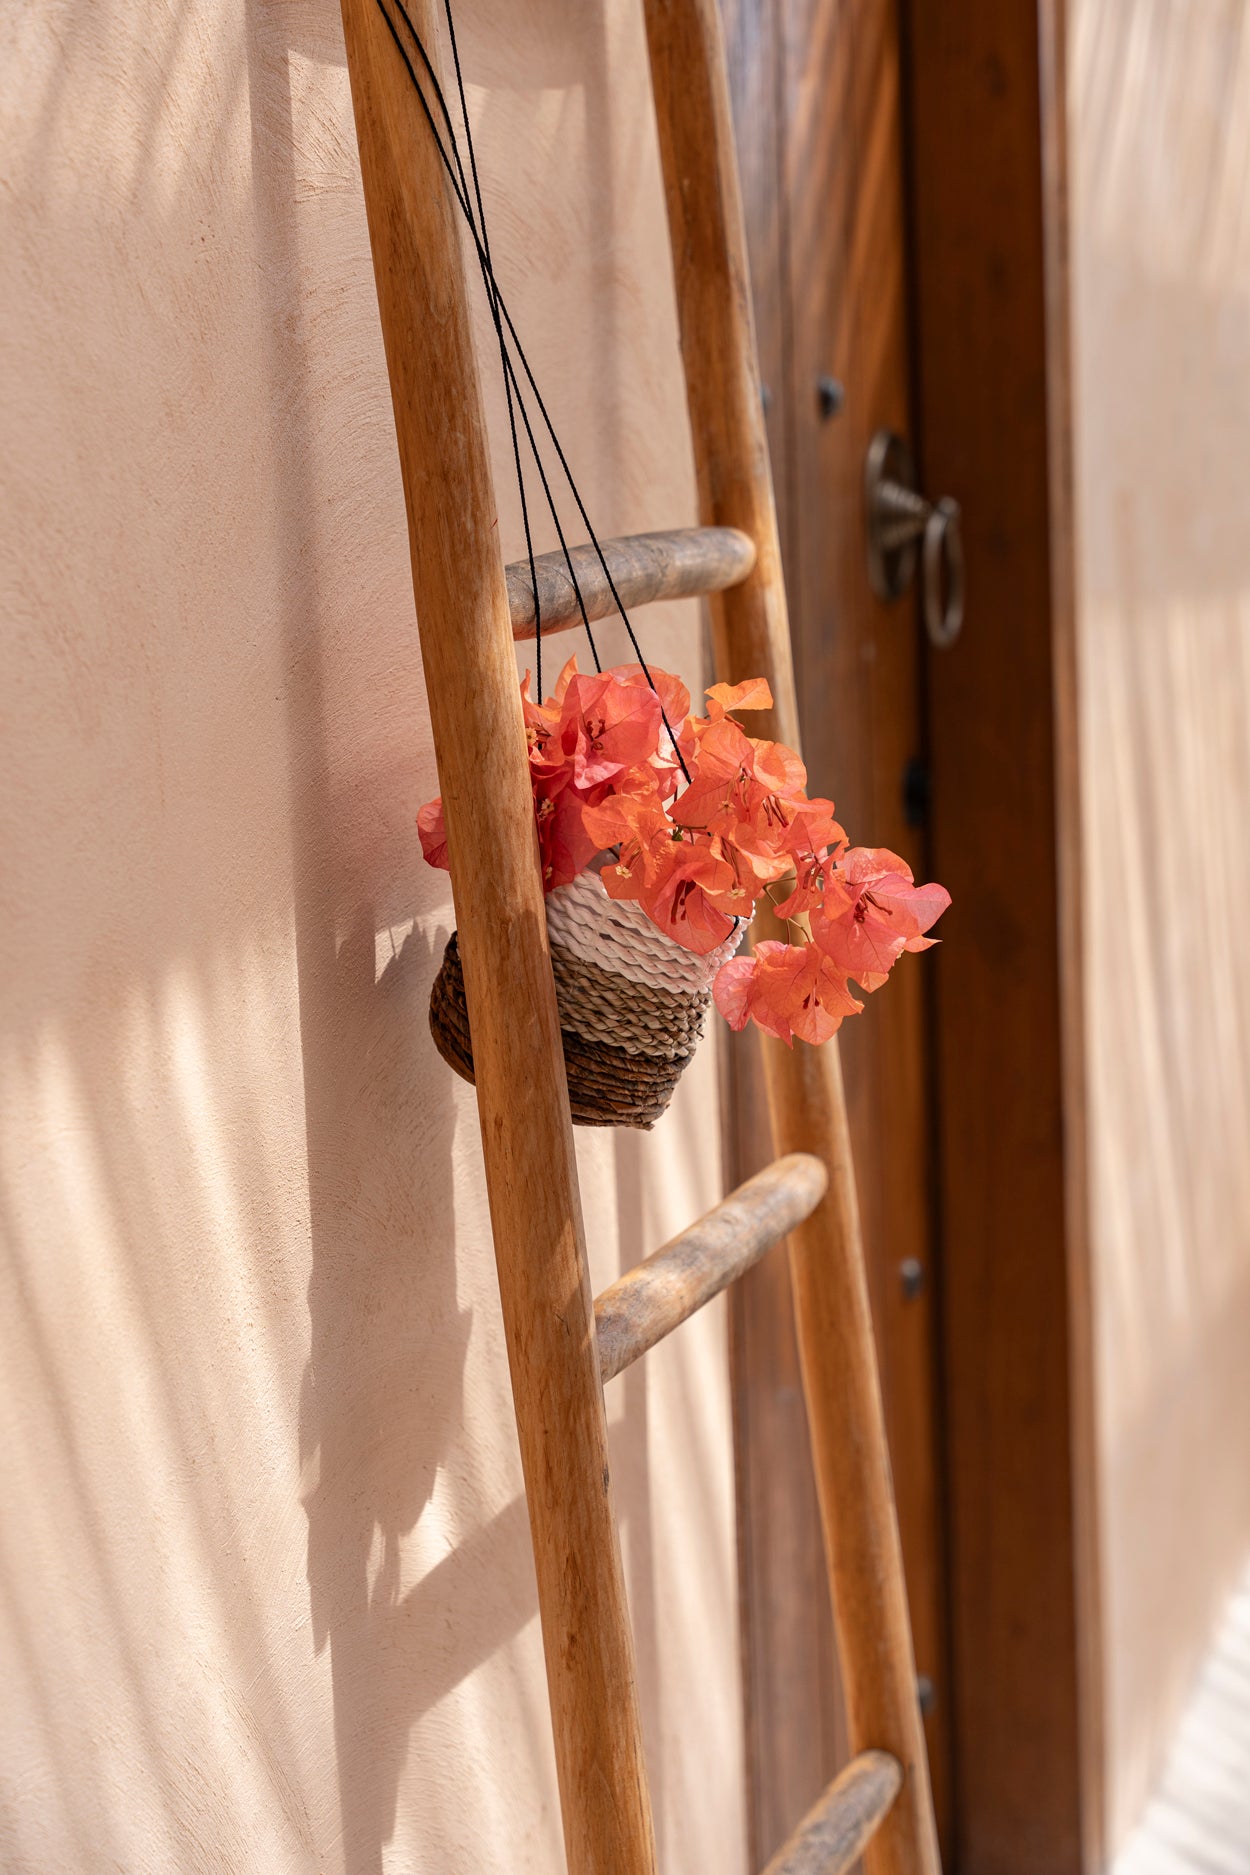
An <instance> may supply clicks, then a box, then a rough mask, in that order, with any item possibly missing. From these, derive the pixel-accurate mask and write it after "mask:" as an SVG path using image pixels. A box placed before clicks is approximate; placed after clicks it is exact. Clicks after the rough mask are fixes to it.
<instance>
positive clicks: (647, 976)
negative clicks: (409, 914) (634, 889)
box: [430, 867, 745, 1128]
mask: <svg viewBox="0 0 1250 1875" xmlns="http://www.w3.org/2000/svg"><path fill="white" fill-rule="evenodd" d="M744 929H745V927H740V928H739V929H738V930H737V931H735V932H734V934H733V936H732V937H730V938H728V939H726V941H725V943H724V944H722V945H720V946H719V947H718V948H717V949H716V950H714V951H712V952H711V953H710V954H709V955H708V956H706V957H697V956H695V955H694V953H693V952H691V951H688V950H685V949H684V948H683V947H682V946H681V945H680V944H675V943H674V942H673V940H672V939H671V938H669V937H666V936H665V935H664V933H663V932H662V931H660V930H658V929H657V927H656V926H655V925H654V924H653V923H652V921H651V920H650V918H648V917H647V915H646V913H645V912H644V911H643V910H642V909H641V907H640V906H638V905H636V904H632V903H630V902H628V901H625V902H622V901H619V900H613V899H610V898H609V897H608V895H607V893H606V892H605V891H604V889H603V882H602V880H601V879H600V877H599V874H598V872H597V871H595V870H594V868H593V867H592V868H588V869H587V870H586V871H585V872H581V873H579V874H578V875H577V877H576V878H575V879H574V880H573V881H572V883H571V884H569V885H563V886H558V887H557V888H556V890H555V891H554V892H551V893H550V894H549V895H548V897H547V935H548V940H549V943H550V947H551V968H552V974H553V976H554V977H555V983H556V1004H557V1007H558V1009H559V1013H560V1029H561V1033H562V1035H563V1039H564V1065H565V1071H566V1073H567V1075H568V1083H569V1107H570V1109H571V1111H572V1115H573V1122H574V1124H575V1125H577V1126H636V1127H642V1128H650V1127H652V1126H654V1125H655V1122H656V1121H657V1120H658V1119H659V1118H660V1116H661V1114H662V1113H664V1112H665V1110H666V1109H667V1107H668V1104H669V1102H670V1101H671V1100H672V1098H673V1094H674V1092H675V1090H676V1087H677V1083H678V1081H679V1080H680V1079H681V1076H682V1073H683V1071H684V1069H685V1068H686V1067H687V1066H688V1064H689V1062H690V1060H691V1058H692V1057H693V1055H694V1051H695V1049H696V1048H697V1047H698V1045H699V1042H700V1040H701V1039H702V1035H703V1024H704V1021H705V1019H706V1016H707V1012H708V1008H709V1006H710V1004H711V1001H712V983H713V981H714V979H715V977H716V973H717V971H718V970H719V969H720V967H721V965H722V964H724V963H726V962H727V961H728V960H729V958H730V957H731V956H732V955H733V953H734V952H735V951H736V950H737V949H738V946H739V944H740V943H741V941H742V935H743V930H744ZM430 1033H431V1034H432V1036H433V1037H434V1043H435V1046H436V1047H437V1049H438V1052H439V1054H440V1055H442V1057H443V1059H444V1061H446V1062H447V1063H448V1065H449V1066H450V1067H453V1068H454V1069H455V1070H456V1072H457V1074H460V1075H462V1076H463V1077H464V1079H465V1080H466V1081H472V1080H473V1049H472V1043H471V1038H470V1035H469V1015H468V1009H467V1006H466V1004H465V995H464V974H463V972H462V970H461V966H460V946H459V943H458V940H457V935H456V933H455V932H454V931H453V932H452V934H451V937H450V938H449V939H448V940H447V948H446V950H445V951H444V953H443V961H442V965H441V967H440V969H439V972H438V975H437V976H436V977H435V979H434V987H433V989H432V991H431V993H430Z"/></svg>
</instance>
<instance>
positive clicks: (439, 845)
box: [417, 797, 447, 872]
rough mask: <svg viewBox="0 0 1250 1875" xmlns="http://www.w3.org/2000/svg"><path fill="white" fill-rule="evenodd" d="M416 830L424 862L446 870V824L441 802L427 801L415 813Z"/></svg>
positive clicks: (440, 800)
mask: <svg viewBox="0 0 1250 1875" xmlns="http://www.w3.org/2000/svg"><path fill="white" fill-rule="evenodd" d="M417 832H418V833H419V834H420V835H421V851H422V852H423V853H424V855H425V859H426V864H427V865H430V866H441V868H442V870H443V871H444V872H446V870H447V825H446V822H445V821H444V819H443V803H442V799H441V797H440V799H439V800H437V801H427V802H426V804H425V806H424V807H423V808H422V809H421V811H420V813H419V814H418V815H417Z"/></svg>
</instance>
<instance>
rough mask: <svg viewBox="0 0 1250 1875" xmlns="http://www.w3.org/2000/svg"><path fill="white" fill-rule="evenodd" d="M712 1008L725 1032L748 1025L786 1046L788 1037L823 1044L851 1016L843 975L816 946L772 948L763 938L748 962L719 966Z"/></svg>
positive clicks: (854, 1005)
mask: <svg viewBox="0 0 1250 1875" xmlns="http://www.w3.org/2000/svg"><path fill="white" fill-rule="evenodd" d="M713 995H714V996H715V999H716V1007H717V1008H718V1009H719V1010H720V1013H721V1014H722V1016H724V1018H725V1020H726V1022H728V1024H729V1026H730V1028H731V1029H742V1028H745V1027H746V1024H747V1023H748V1022H754V1023H755V1024H756V1025H757V1026H758V1027H759V1028H761V1029H763V1030H764V1031H765V1032H766V1033H767V1034H769V1035H775V1036H776V1037H777V1039H778V1040H779V1041H782V1042H785V1044H786V1045H787V1047H792V1046H793V1043H794V1037H795V1036H796V1035H797V1036H798V1038H799V1040H800V1041H803V1042H811V1043H814V1044H818V1043H820V1042H827V1041H828V1040H829V1038H830V1036H831V1035H835V1034H836V1033H837V1031H838V1029H839V1028H840V1027H841V1025H842V1021H843V1018H844V1017H845V1016H853V1015H857V1014H858V1013H859V1011H860V1010H861V1009H862V1008H863V1006H864V1005H863V1004H862V1003H860V1002H857V1001H856V999H855V997H854V996H853V995H852V994H851V991H850V989H849V987H848V985H847V980H846V974H845V972H844V971H841V970H839V969H838V968H837V966H836V965H835V964H834V963H833V962H832V960H831V959H830V958H829V957H827V956H826V955H825V953H824V951H822V950H821V949H820V947H819V945H817V944H778V943H775V942H774V941H773V940H771V939H765V940H764V942H763V943H760V944H757V945H756V946H755V949H754V950H753V951H752V953H751V955H750V956H749V957H733V958H731V959H730V960H729V962H728V963H727V964H722V965H721V967H720V969H719V970H718V971H717V973H716V982H715V984H714V985H713Z"/></svg>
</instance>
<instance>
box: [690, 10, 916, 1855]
mask: <svg viewBox="0 0 1250 1875" xmlns="http://www.w3.org/2000/svg"><path fill="white" fill-rule="evenodd" d="M725 14H726V25H727V30H728V43H729V52H730V66H731V79H732V83H733V85H734V93H735V95H734V107H735V122H736V126H737V135H738V141H739V148H740V161H741V165H742V172H743V186H744V197H745V204H746V215H747V227H748V240H749V243H750V248H751V263H752V277H753V286H754V296H755V305H756V317H757V323H758V330H759V339H760V348H761V364H762V369H763V376H764V381H765V384H766V386H767V390H768V400H767V401H768V424H769V435H770V443H771V447H772V452H773V466H774V474H775V477H776V483H777V499H778V509H779V521H780V527H781V539H782V551H783V555H784V559H785V568H786V579H787V586H788V591H789V598H790V607H791V621H792V628H793V633H794V646H795V665H796V676H797V680H798V689H799V704H800V711H801V715H802V724H803V737H804V748H805V752H806V756H807V761H808V767H809V771H810V775H811V783H812V786H813V788H814V789H815V790H816V791H818V792H820V793H827V794H831V795H832V796H833V798H834V799H835V801H836V802H837V805H838V809H839V816H840V818H841V819H842V820H843V822H844V824H845V825H846V826H847V828H848V831H849V832H850V834H851V837H852V839H854V840H856V841H858V842H860V843H862V844H865V845H881V846H889V847H892V848H894V849H895V850H896V851H897V852H899V853H902V854H903V855H904V856H905V857H906V858H907V859H908V860H909V862H910V863H911V864H912V865H913V866H914V867H915V869H916V871H917V873H918V874H919V873H921V872H922V871H923V869H924V864H925V858H924V850H923V849H924V829H923V827H921V826H917V825H915V824H912V820H913V818H914V816H912V817H909V814H908V811H907V807H906V801H905V778H906V777H907V775H908V773H909V771H913V772H914V771H915V770H916V769H918V767H919V766H920V765H921V764H922V762H923V756H924V749H923V720H924V719H923V707H922V706H923V693H922V683H923V674H922V661H921V657H920V648H919V638H918V631H917V624H916V617H915V610H914V606H913V605H912V603H911V602H910V601H907V602H903V603H900V604H898V605H896V606H892V607H884V606H881V605H880V604H878V602H877V601H876V600H875V599H874V598H873V597H872V594H871V592H870V590H869V586H868V580H867V572H866V563H865V547H864V516H863V495H862V476H863V461H864V456H865V453H866V450H867V447H868V443H869V440H870V438H871V436H872V434H873V432H874V431H875V430H877V429H878V428H881V427H889V428H893V429H898V430H900V431H902V432H904V433H906V430H907V427H908V400H907V333H906V325H905V305H906V296H905V247H904V215H903V191H902V164H901V150H900V106H899V46H898V33H897V19H896V11H895V7H894V4H893V0H856V3H854V4H849V3H848V4H839V5H829V4H827V3H826V4H821V3H820V0H774V3H773V4H772V5H766V4H763V3H762V0H726V6H725ZM830 379H832V380H836V381H837V382H838V383H839V384H840V385H841V386H842V387H843V390H844V397H843V400H842V402H841V406H840V408H837V409H833V408H831V406H832V404H833V403H835V402H836V398H833V397H830V396H829V395H828V394H826V396H825V397H824V398H822V394H821V383H822V380H830ZM925 997H926V984H925V969H924V965H923V964H922V963H920V962H919V961H918V960H911V959H908V960H907V961H906V962H905V963H904V965H903V966H902V967H901V968H900V969H899V970H898V971H897V973H896V975H895V978H894V979H893V980H892V981H891V983H890V985H889V987H888V989H887V990H886V991H885V993H884V994H882V995H881V996H879V997H877V998H875V999H873V1001H871V1002H870V1004H869V1006H868V1008H867V1009H866V1011H865V1013H864V1014H863V1015H862V1016H860V1017H858V1018H857V1019H856V1020H855V1021H854V1022H852V1023H850V1024H848V1026H847V1028H846V1030H845V1031H844V1038H843V1041H844V1046H843V1056H844V1062H845V1068H846V1079H847V1090H848V1099H849V1104H850V1112H851V1122H852V1128H853V1132H854V1138H855V1145H856V1154H857V1169H858V1177H859V1186H860V1196H861V1202H862V1206H863V1214H864V1228H865V1240H866V1244H867V1248H868V1256H869V1266H870V1281H871V1285H872V1291H873V1305H874V1315H875V1319H876V1323H877V1328H878V1340H879V1346H880V1354H881V1362H882V1376H883V1384H884V1389H885V1397H886V1410H887V1417H888V1422H889V1429H890V1438H891V1450H892V1454H893V1459H894V1468H895V1485H896V1491H897V1495H898V1504H899V1518H900V1525H901V1528H902V1536H903V1547H904V1555H905V1560H906V1564H907V1573H908V1583H909V1588H910V1592H911V1597H912V1616H913V1623H914V1628H915V1635H916V1648H917V1665H918V1670H919V1672H920V1673H921V1674H922V1675H924V1676H925V1677H926V1678H927V1679H928V1680H929V1681H930V1683H931V1685H932V1687H933V1691H934V1699H933V1706H932V1710H931V1711H930V1713H929V1716H928V1722H927V1723H928V1736H929V1749H930V1757H931V1761H932V1767H933V1777H934V1789H935V1799H936V1802H937V1806H938V1813H939V1819H940V1821H941V1822H943V1823H944V1820H945V1817H946V1815H947V1812H948V1807H949V1804H948V1790H949V1778H948V1772H947V1750H948V1745H947V1730H946V1702H947V1698H948V1691H949V1689H948V1676H947V1673H946V1662H945V1656H944V1641H943V1635H944V1626H943V1620H944V1617H943V1607H944V1590H943V1583H942V1566H941V1557H942V1542H941V1536H940V1529H939V1505H938V1491H937V1484H936V1480H937V1438H936V1430H935V1379H934V1367H935V1363H934V1345H935V1324H934V1315H933V1310H934V1295H935V1288H936V1281H935V1277H936V1272H935V1271H934V1268H933V1223H932V1219H933V1204H932V1190H931V1161H932V1147H931V1136H930V1123H929V1113H930V1102H929V1096H928V1081H929V1056H928V1050H927V1045H926V1032H927V1022H926V1010H925ZM727 1117H728V1137H729V1143H730V1152H731V1157H732V1160H733V1172H734V1174H735V1175H740V1174H745V1173H746V1172H748V1171H750V1170H752V1169H754V1168H755V1166H756V1165H757V1164H758V1163H759V1160H760V1158H761V1157H764V1156H766V1154H767V1147H766V1144H763V1143H762V1142H764V1141H766V1137H767V1131H766V1127H765V1125H764V1124H763V1118H762V1100H761V1096H760V1090H759V1088H758V1086H757V1084H756V1081H755V1076H754V1070H753V1055H752V1053H751V1051H750V1050H749V1048H743V1047H739V1048H735V1049H734V1050H733V1051H732V1053H731V1056H730V1069H729V1088H728V1109H727ZM907 1259H915V1260H916V1261H917V1262H918V1263H919V1264H920V1266H921V1269H922V1271H923V1280H922V1283H921V1286H920V1288H919V1291H918V1292H916V1291H915V1286H914V1285H911V1286H910V1288H909V1290H908V1291H905V1289H904V1285H903V1283H902V1281H901V1279H900V1274H899V1272H900V1266H901V1265H902V1264H903V1263H904V1262H905V1261H906V1260H907ZM732 1323H733V1328H732V1333H733V1338H734V1339H733V1347H734V1373H735V1399H736V1416H737V1441H738V1458H739V1466H740V1523H741V1537H742V1543H741V1575H742V1602H743V1631H744V1658H745V1662H746V1687H747V1735H748V1750H749V1765H748V1779H749V1793H750V1814H751V1823H752V1832H753V1844H752V1847H753V1852H754V1856H755V1860H756V1862H757V1864H758V1863H759V1862H762V1861H763V1860H764V1859H766V1858H767V1856H768V1855H769V1854H770V1853H771V1851H772V1850H773V1849H774V1848H775V1847H776V1845H777V1843H778V1842H779V1841H780V1840H781V1838H782V1837H783V1836H784V1835H785V1833H786V1832H787V1831H788V1830H789V1829H790V1828H791V1827H792V1826H793V1824H794V1823H795V1822H796V1821H797V1820H798V1817H799V1816H800V1815H801V1814H802V1811H803V1809H804V1808H805V1807H806V1806H807V1805H808V1804H809V1803H810V1802H811V1801H812V1800H813V1798H814V1797H815V1796H816V1795H817V1794H818V1792H819V1791H820V1789H821V1788H822V1786H823V1784H824V1783H825V1782H826V1781H827V1779H828V1778H829V1776H830V1775H832V1772H833V1770H834V1769H835V1768H836V1767H837V1765H838V1764H839V1763H840V1762H842V1761H843V1760H844V1758H845V1756H846V1739H845V1731H844V1726H843V1722H842V1718H841V1714H840V1711H839V1710H838V1702H837V1697H836V1691H835V1688H836V1668H835V1665H834V1659H833V1647H832V1634H831V1623H830V1620H829V1617H828V1612H827V1596H826V1593H825V1589H824V1565H823V1559H822V1555H821V1543H820V1532H819V1521H818V1517H817V1513H816V1505H815V1495H814V1490H813V1487H812V1483H811V1474H810V1464H809V1459H808V1452H807V1447H806V1428H805V1425H804V1422H803V1410H802V1397H801V1391H800V1387H799V1377H798V1363H797V1355H796V1352H795V1347H794V1336H793V1329H792V1325H791V1317H790V1295H789V1281H788V1272H787V1269H786V1264H785V1258H784V1255H783V1254H777V1253H774V1255H773V1256H772V1257H771V1258H769V1259H768V1260H767V1261H766V1262H765V1263H764V1264H763V1265H761V1266H760V1268H759V1269H758V1270H757V1271H756V1272H755V1273H754V1274H753V1276H752V1277H751V1278H749V1279H747V1281H745V1282H744V1283H742V1284H740V1285H739V1286H738V1291H737V1293H736V1296H735V1303H734V1308H733V1314H732ZM817 1612H818V1619H817V1621H816V1633H815V1637H814V1638H813V1617H814V1615H817Z"/></svg>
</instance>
